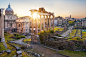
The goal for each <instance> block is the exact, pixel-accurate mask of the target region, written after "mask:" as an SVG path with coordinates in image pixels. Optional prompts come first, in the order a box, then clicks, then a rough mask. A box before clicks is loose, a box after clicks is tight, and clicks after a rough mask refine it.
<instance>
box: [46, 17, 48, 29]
mask: <svg viewBox="0 0 86 57" xmlns="http://www.w3.org/2000/svg"><path fill="white" fill-rule="evenodd" d="M46 27H47V30H48V16H46Z"/></svg>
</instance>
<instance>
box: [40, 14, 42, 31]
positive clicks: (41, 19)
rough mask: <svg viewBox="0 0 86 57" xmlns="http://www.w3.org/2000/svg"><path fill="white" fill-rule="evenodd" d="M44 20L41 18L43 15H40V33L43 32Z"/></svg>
mask: <svg viewBox="0 0 86 57" xmlns="http://www.w3.org/2000/svg"><path fill="white" fill-rule="evenodd" d="M41 20H42V18H41V15H40V32H41V31H42V21H41Z"/></svg>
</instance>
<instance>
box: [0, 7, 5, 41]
mask: <svg viewBox="0 0 86 57" xmlns="http://www.w3.org/2000/svg"><path fill="white" fill-rule="evenodd" d="M3 10H4V9H0V42H5V38H4V15H3Z"/></svg>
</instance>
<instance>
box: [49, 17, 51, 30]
mask: <svg viewBox="0 0 86 57" xmlns="http://www.w3.org/2000/svg"><path fill="white" fill-rule="evenodd" d="M49 30H51V19H50V16H49Z"/></svg>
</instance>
